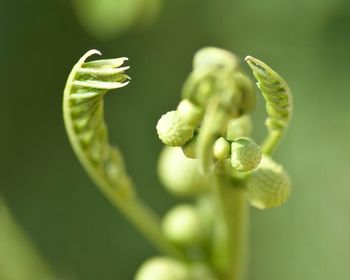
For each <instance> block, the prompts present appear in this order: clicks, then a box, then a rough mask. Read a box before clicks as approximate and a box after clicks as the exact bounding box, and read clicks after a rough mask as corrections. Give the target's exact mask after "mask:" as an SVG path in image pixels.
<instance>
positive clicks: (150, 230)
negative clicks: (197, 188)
mask: <svg viewBox="0 0 350 280" xmlns="http://www.w3.org/2000/svg"><path fill="white" fill-rule="evenodd" d="M107 196H108V198H109V200H111V202H112V203H113V204H114V205H115V206H116V207H117V208H118V209H119V210H120V211H121V212H122V213H123V214H124V216H125V217H126V218H127V219H128V220H129V222H130V223H132V224H133V225H134V226H135V227H136V228H137V229H138V231H139V232H140V233H141V234H143V235H144V236H145V237H146V238H147V239H148V240H149V241H150V242H151V243H152V244H153V245H154V246H155V247H156V248H157V249H158V250H159V251H161V252H163V253H165V254H167V255H170V256H175V257H177V258H183V257H184V256H183V254H182V253H181V252H180V251H179V250H178V249H176V248H175V247H174V246H173V245H172V244H171V243H169V241H168V240H166V239H165V237H164V235H163V234H162V232H161V227H160V221H159V218H158V216H157V215H155V213H154V212H153V211H152V210H151V209H150V208H148V207H147V206H146V205H145V204H144V203H142V201H141V200H140V199H138V198H137V197H133V198H129V199H125V198H123V197H119V196H118V195H114V196H113V195H112V194H110V195H107Z"/></svg>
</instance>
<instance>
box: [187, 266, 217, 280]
mask: <svg viewBox="0 0 350 280" xmlns="http://www.w3.org/2000/svg"><path fill="white" fill-rule="evenodd" d="M190 269H191V278H190V279H191V280H217V277H215V275H214V273H213V271H212V270H211V269H210V268H209V267H208V266H207V265H205V264H203V263H194V264H192V265H191V268H190Z"/></svg>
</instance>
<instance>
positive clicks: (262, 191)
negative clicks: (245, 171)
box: [247, 156, 292, 209]
mask: <svg viewBox="0 0 350 280" xmlns="http://www.w3.org/2000/svg"><path fill="white" fill-rule="evenodd" d="M247 189H248V195H249V200H250V203H251V205H252V206H254V207H256V208H259V209H265V208H273V207H277V206H279V205H281V204H283V203H284V202H285V201H286V200H287V199H288V197H289V196H290V193H291V190H292V187H291V181H290V178H289V176H288V174H287V172H286V171H285V170H284V169H283V167H282V166H281V165H279V164H278V163H276V162H274V161H273V160H272V159H271V158H269V157H267V156H264V157H263V159H262V161H261V164H260V165H259V167H258V169H256V170H255V171H254V172H253V173H252V174H251V176H250V177H249V179H248V182H247Z"/></svg>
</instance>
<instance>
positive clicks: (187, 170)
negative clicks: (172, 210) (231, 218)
mask: <svg viewBox="0 0 350 280" xmlns="http://www.w3.org/2000/svg"><path fill="white" fill-rule="evenodd" d="M158 174H159V177H160V180H161V181H162V183H163V184H164V186H165V188H166V189H167V190H168V191H169V192H170V193H172V194H174V195H178V196H192V195H199V194H202V193H203V192H206V191H207V190H208V188H209V185H208V181H207V180H206V178H205V177H204V176H203V175H201V174H200V172H199V163H198V160H197V159H189V158H187V157H186V156H185V155H184V154H183V152H182V151H181V149H180V148H171V147H165V148H164V149H163V151H162V153H161V155H160V158H159V163H158Z"/></svg>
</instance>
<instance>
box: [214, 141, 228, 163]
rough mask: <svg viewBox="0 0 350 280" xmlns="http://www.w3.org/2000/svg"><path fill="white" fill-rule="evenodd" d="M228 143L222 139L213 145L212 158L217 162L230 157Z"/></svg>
mask: <svg viewBox="0 0 350 280" xmlns="http://www.w3.org/2000/svg"><path fill="white" fill-rule="evenodd" d="M230 153H231V147H230V143H229V142H228V141H227V140H226V139H225V138H224V137H220V138H218V139H217V140H216V141H215V143H214V157H215V158H216V159H218V160H223V159H225V158H228V157H230Z"/></svg>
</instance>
